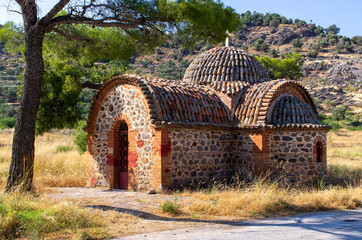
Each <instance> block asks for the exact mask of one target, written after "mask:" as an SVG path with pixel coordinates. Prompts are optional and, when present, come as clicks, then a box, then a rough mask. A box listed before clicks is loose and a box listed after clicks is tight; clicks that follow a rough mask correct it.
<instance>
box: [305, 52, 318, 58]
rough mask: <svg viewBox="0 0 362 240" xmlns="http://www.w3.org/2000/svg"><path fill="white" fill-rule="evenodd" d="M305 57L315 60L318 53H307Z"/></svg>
mask: <svg viewBox="0 0 362 240" xmlns="http://www.w3.org/2000/svg"><path fill="white" fill-rule="evenodd" d="M306 56H307V57H309V58H311V59H315V58H317V56H318V51H317V50H312V51H309V52H307V54H306Z"/></svg>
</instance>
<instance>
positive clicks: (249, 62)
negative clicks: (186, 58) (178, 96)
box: [183, 47, 268, 95]
mask: <svg viewBox="0 0 362 240" xmlns="http://www.w3.org/2000/svg"><path fill="white" fill-rule="evenodd" d="M267 80H268V75H267V73H266V71H265V70H264V68H263V67H262V65H261V64H260V63H259V62H258V60H256V58H255V57H254V56H252V55H250V54H249V53H247V52H245V51H243V50H240V49H237V48H235V47H216V48H213V49H210V50H208V51H206V52H204V53H202V54H200V55H199V56H197V57H196V58H195V59H194V61H193V62H192V63H191V64H190V66H189V67H188V68H187V70H186V72H185V76H184V78H183V81H185V82H189V83H194V84H200V85H209V86H211V87H213V88H214V89H215V90H217V91H219V92H222V93H226V94H228V95H233V94H236V93H238V92H239V91H241V90H242V89H244V88H245V86H249V85H252V84H255V83H260V82H265V81H267Z"/></svg>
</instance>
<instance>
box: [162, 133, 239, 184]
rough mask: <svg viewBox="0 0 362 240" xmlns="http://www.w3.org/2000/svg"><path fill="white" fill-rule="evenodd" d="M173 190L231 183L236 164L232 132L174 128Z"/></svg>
mask: <svg viewBox="0 0 362 240" xmlns="http://www.w3.org/2000/svg"><path fill="white" fill-rule="evenodd" d="M169 134H170V140H171V153H170V155H171V158H170V163H169V177H170V185H169V186H170V187H171V188H179V187H183V186H193V187H198V186H205V185H208V184H209V183H213V182H215V181H224V180H228V179H229V178H230V177H231V176H232V175H233V172H234V169H233V163H235V157H234V149H235V143H234V142H233V134H232V132H231V131H230V130H205V129H200V130H198V129H170V131H169Z"/></svg>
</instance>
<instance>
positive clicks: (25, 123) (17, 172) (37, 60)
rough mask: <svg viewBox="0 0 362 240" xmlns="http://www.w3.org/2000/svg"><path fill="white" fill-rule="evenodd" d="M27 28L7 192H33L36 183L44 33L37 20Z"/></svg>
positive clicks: (27, 24)
mask: <svg viewBox="0 0 362 240" xmlns="http://www.w3.org/2000/svg"><path fill="white" fill-rule="evenodd" d="M24 26H25V29H24V30H25V63H26V66H25V75H24V87H23V93H22V96H21V100H20V108H19V111H18V114H17V117H16V124H15V131H14V137H13V147H12V156H11V164H10V170H9V177H8V180H7V184H6V187H5V191H13V190H15V189H19V190H21V191H30V190H31V189H32V182H33V167H34V152H35V148H34V142H35V121H36V115H37V112H38V109H39V104H40V95H41V84H42V80H43V73H44V63H43V55H42V44H43V37H44V31H43V30H42V29H41V27H40V26H39V25H38V24H36V20H35V21H33V22H31V21H28V22H26V19H24Z"/></svg>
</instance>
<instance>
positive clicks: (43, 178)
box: [0, 131, 362, 235]
mask: <svg viewBox="0 0 362 240" xmlns="http://www.w3.org/2000/svg"><path fill="white" fill-rule="evenodd" d="M11 137H12V134H8V133H2V134H0V144H1V148H0V184H1V185H4V184H5V181H6V176H7V171H8V168H9V164H10V155H11ZM58 146H70V147H71V148H73V149H71V150H69V151H66V152H59V151H57V147H58ZM361 154H362V132H358V131H355V132H351V131H339V132H330V133H329V134H328V164H329V166H330V168H333V167H335V168H334V169H337V170H338V171H339V172H340V173H339V176H340V177H341V176H342V180H344V179H343V178H349V177H350V174H351V173H352V172H353V174H355V175H354V177H355V178H356V179H361V176H360V175H359V174H361V172H362V156H361ZM35 158H36V160H35V183H36V185H37V186H40V187H43V186H45V187H53V186H58V187H61V186H84V183H85V169H86V167H85V155H79V154H78V153H77V152H76V150H75V148H74V146H73V145H72V140H71V136H69V135H58V134H44V136H41V137H38V138H37V139H36V154H35ZM359 170H361V171H360V172H358V171H359ZM351 182H352V183H353V185H351ZM344 185H347V187H346V186H344V187H343V186H342V185H341V186H327V187H326V186H324V185H323V183H322V184H321V188H319V189H293V188H286V187H280V186H278V185H277V184H276V183H272V182H267V181H263V180H259V181H256V182H254V183H253V184H249V185H242V184H241V185H240V186H239V187H238V188H227V187H214V188H213V189H211V190H208V191H207V190H200V191H194V192H190V191H185V192H183V193H181V195H182V196H184V197H185V198H183V199H185V200H182V201H180V202H179V204H180V210H181V212H182V213H183V214H182V215H183V216H189V217H192V218H214V217H229V218H230V217H231V218H256V217H264V216H272V215H284V214H291V213H295V212H303V211H319V210H329V209H349V208H355V207H362V203H361V199H362V186H361V184H360V182H358V181H347V182H346V184H344ZM172 195H174V196H177V194H176V193H173V194H172ZM114 214H116V213H114ZM117 214H118V213H117ZM117 214H116V215H117ZM109 216H111V215H109ZM109 219H112V217H110V218H109ZM133 221H138V219H137V218H135V219H133V220H132V221H131V222H133ZM115 222H117V223H119V222H118V221H115ZM112 224H114V223H112V220H109V223H108V225H112ZM130 224H131V223H130ZM129 229H130V230H127V231H128V232H130V231H131V232H132V231H135V232H137V231H139V230H137V231H136V230H135V229H134V228H132V227H131V228H129ZM119 234H121V235H123V234H125V232H123V233H122V232H118V233H117V234H116V235H119Z"/></svg>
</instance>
